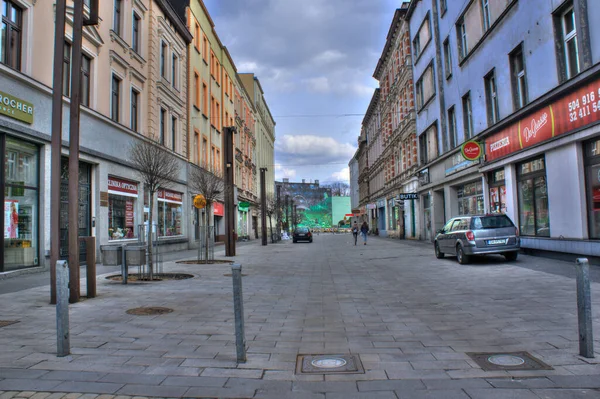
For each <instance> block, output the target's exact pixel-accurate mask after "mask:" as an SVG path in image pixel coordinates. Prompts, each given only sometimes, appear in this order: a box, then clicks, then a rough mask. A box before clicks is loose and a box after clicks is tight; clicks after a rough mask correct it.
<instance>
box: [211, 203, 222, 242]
mask: <svg viewBox="0 0 600 399" xmlns="http://www.w3.org/2000/svg"><path fill="white" fill-rule="evenodd" d="M213 215H214V223H215V240H216V241H225V225H224V224H225V221H224V220H223V217H224V216H225V205H224V204H223V203H221V202H215V203H214V204H213Z"/></svg>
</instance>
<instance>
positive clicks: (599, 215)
mask: <svg viewBox="0 0 600 399" xmlns="http://www.w3.org/2000/svg"><path fill="white" fill-rule="evenodd" d="M584 148H585V158H584V159H585V177H586V182H585V186H586V192H587V199H588V202H587V214H588V226H589V235H590V239H599V238H600V140H598V139H597V138H596V139H594V140H592V141H591V142H588V143H586V144H585V147H584Z"/></svg>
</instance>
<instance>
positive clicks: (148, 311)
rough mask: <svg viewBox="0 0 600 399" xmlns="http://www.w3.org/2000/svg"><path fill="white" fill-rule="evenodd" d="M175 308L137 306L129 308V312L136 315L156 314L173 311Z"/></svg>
mask: <svg viewBox="0 0 600 399" xmlns="http://www.w3.org/2000/svg"><path fill="white" fill-rule="evenodd" d="M172 311H173V309H169V308H161V307H156V306H155V307H149V308H135V309H129V310H128V311H127V314H133V315H136V316H155V315H158V314H165V313H171V312H172Z"/></svg>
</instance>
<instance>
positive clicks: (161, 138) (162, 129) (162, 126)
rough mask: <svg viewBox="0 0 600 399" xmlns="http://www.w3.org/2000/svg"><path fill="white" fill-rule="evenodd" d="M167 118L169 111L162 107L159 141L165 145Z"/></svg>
mask: <svg viewBox="0 0 600 399" xmlns="http://www.w3.org/2000/svg"><path fill="white" fill-rule="evenodd" d="M166 120H167V111H166V110H165V109H164V108H161V109H160V121H159V123H160V126H159V132H158V142H159V143H160V144H162V145H165V123H166Z"/></svg>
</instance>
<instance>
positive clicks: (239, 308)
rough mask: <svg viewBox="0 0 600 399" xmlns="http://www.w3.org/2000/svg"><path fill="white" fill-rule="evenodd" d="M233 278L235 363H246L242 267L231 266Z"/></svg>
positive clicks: (237, 265)
mask: <svg viewBox="0 0 600 399" xmlns="http://www.w3.org/2000/svg"><path fill="white" fill-rule="evenodd" d="M231 276H232V278H233V312H234V314H235V351H236V353H237V361H238V362H239V363H246V338H245V333H244V299H243V297H242V265H240V264H237V263H234V264H233V265H231Z"/></svg>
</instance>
